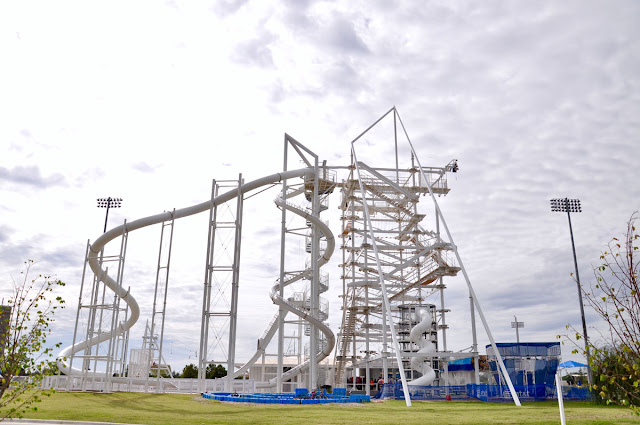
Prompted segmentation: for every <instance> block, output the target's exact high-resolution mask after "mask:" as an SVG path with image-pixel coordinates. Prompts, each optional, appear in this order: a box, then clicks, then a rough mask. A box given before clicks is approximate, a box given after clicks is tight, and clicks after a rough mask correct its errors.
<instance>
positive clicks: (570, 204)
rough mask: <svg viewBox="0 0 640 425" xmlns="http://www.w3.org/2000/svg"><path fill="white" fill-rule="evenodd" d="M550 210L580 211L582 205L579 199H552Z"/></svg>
mask: <svg viewBox="0 0 640 425" xmlns="http://www.w3.org/2000/svg"><path fill="white" fill-rule="evenodd" d="M551 211H553V212H566V213H570V212H574V213H575V212H582V206H581V205H580V200H579V199H569V198H564V199H552V200H551Z"/></svg>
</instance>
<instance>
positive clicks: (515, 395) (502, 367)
mask: <svg viewBox="0 0 640 425" xmlns="http://www.w3.org/2000/svg"><path fill="white" fill-rule="evenodd" d="M398 120H399V121H400V125H401V126H402V128H403V130H404V133H405V137H406V138H407V141H408V142H409V146H410V148H411V152H413V155H414V156H415V158H416V161H417V162H418V167H419V169H420V173H421V175H422V178H423V180H424V183H425V185H426V186H427V189H428V190H429V194H430V195H431V199H432V201H433V203H434V205H435V207H436V210H437V212H438V216H439V217H440V219H441V220H442V225H443V227H444V230H445V232H446V233H447V237H448V238H449V241H451V245H452V246H453V252H454V253H455V254H456V259H457V260H458V264H459V265H460V268H461V269H462V274H463V275H464V279H465V281H466V283H467V286H468V288H469V294H470V296H471V297H472V299H473V303H474V305H475V306H476V308H477V309H478V315H479V316H480V320H481V321H482V325H483V326H484V330H485V331H486V333H487V336H488V337H489V341H490V342H491V346H492V347H493V350H494V351H495V353H496V357H497V359H498V363H499V365H500V370H501V371H502V374H503V376H504V378H505V380H506V381H507V385H508V386H509V391H511V395H512V396H513V401H514V403H515V404H516V406H521V404H520V398H519V397H518V393H517V392H516V390H515V388H514V387H513V383H512V382H511V377H509V373H508V372H507V368H506V367H505V365H504V362H503V361H502V356H501V355H500V352H499V351H498V347H497V346H496V343H495V341H494V339H493V335H492V334H491V330H490V329H489V324H488V323H487V320H486V319H485V317H484V314H483V313H482V308H481V307H480V303H479V302H478V297H476V294H475V291H474V290H473V287H472V286H471V280H470V279H469V276H468V275H467V271H466V269H465V268H464V265H463V263H462V258H460V253H459V252H458V247H457V246H456V245H455V243H454V242H453V237H452V236H451V232H450V231H449V226H447V222H446V221H445V219H444V215H443V214H442V211H441V210H440V206H439V205H438V201H436V197H435V195H434V193H433V190H432V189H431V185H430V184H429V180H428V179H427V176H426V175H425V173H424V170H423V169H422V164H420V159H419V158H418V155H417V154H416V151H415V149H414V148H413V143H411V140H410V139H409V135H408V134H407V131H406V129H405V128H404V124H403V123H402V119H401V118H400V116H399V115H398Z"/></svg>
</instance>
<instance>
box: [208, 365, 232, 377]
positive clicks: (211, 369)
mask: <svg viewBox="0 0 640 425" xmlns="http://www.w3.org/2000/svg"><path fill="white" fill-rule="evenodd" d="M225 376H227V369H226V368H225V367H224V366H222V365H221V364H219V365H217V366H216V365H213V364H210V365H209V366H207V373H206V378H207V379H216V378H223V377H225Z"/></svg>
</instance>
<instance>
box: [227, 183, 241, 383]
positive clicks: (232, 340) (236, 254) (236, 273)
mask: <svg viewBox="0 0 640 425" xmlns="http://www.w3.org/2000/svg"><path fill="white" fill-rule="evenodd" d="M243 184H244V180H243V179H242V173H241V174H239V175H238V197H237V198H236V220H235V235H234V243H235V245H234V249H233V272H232V278H231V305H230V308H229V351H228V356H227V383H226V386H227V390H228V391H229V392H231V391H233V376H234V372H235V370H236V366H235V364H236V334H237V331H236V329H237V323H238V291H239V287H240V248H241V244H242V214H243V208H244V196H243V193H242V185H243Z"/></svg>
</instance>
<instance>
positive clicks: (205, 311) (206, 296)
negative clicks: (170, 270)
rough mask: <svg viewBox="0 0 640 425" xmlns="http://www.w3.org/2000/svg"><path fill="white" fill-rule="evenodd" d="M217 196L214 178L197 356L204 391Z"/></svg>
mask: <svg viewBox="0 0 640 425" xmlns="http://www.w3.org/2000/svg"><path fill="white" fill-rule="evenodd" d="M216 196H218V185H217V184H216V181H215V179H214V180H213V182H212V184H211V207H210V208H209V226H208V227H209V233H208V236H207V258H206V266H205V273H204V293H203V295H202V322H201V326H200V351H199V358H198V391H199V392H204V390H205V384H206V381H205V379H206V370H205V369H206V367H207V365H206V364H205V359H206V357H207V347H208V343H209V318H210V314H209V309H210V307H211V278H212V274H213V269H212V266H211V264H212V263H213V247H214V243H215V223H216V214H217V208H216V206H215V204H214V199H215V198H216Z"/></svg>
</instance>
